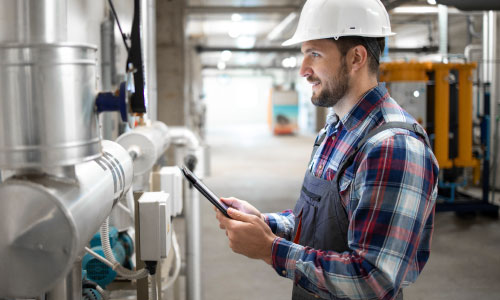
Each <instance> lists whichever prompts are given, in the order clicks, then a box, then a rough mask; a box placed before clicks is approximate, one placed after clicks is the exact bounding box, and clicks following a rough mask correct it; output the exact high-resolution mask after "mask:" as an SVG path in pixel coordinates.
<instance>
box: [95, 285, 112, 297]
mask: <svg viewBox="0 0 500 300" xmlns="http://www.w3.org/2000/svg"><path fill="white" fill-rule="evenodd" d="M95 289H96V291H97V292H98V293H99V294H100V295H101V297H102V298H103V299H104V300H108V299H109V297H108V293H106V291H105V290H104V289H103V288H102V287H101V286H100V285H97V286H96V288H95Z"/></svg>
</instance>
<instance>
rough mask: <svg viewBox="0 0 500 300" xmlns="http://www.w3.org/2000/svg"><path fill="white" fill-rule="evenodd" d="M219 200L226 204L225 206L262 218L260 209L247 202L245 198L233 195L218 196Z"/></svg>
mask: <svg viewBox="0 0 500 300" xmlns="http://www.w3.org/2000/svg"><path fill="white" fill-rule="evenodd" d="M220 200H221V201H222V202H223V203H224V204H226V205H227V206H229V207H232V208H234V209H236V210H239V211H241V212H244V213H246V214H249V215H254V216H257V217H259V218H263V216H262V214H261V213H260V211H259V210H258V209H257V208H255V207H254V206H253V205H252V204H250V203H248V202H247V201H245V200H240V199H237V198H234V197H230V198H220Z"/></svg>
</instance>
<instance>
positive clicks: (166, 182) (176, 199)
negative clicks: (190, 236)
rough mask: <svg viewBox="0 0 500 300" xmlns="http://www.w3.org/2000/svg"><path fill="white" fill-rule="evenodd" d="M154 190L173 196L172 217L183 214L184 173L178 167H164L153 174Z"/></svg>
mask: <svg viewBox="0 0 500 300" xmlns="http://www.w3.org/2000/svg"><path fill="white" fill-rule="evenodd" d="M153 190H155V191H163V192H167V193H169V194H170V195H171V197H170V199H171V201H170V202H171V206H170V211H171V215H172V216H177V215H180V214H181V213H182V206H183V205H182V201H183V200H182V199H183V198H182V173H181V170H180V169H179V168H178V167H163V168H161V169H160V170H159V171H158V172H155V173H153Z"/></svg>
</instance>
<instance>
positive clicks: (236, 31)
mask: <svg viewBox="0 0 500 300" xmlns="http://www.w3.org/2000/svg"><path fill="white" fill-rule="evenodd" d="M228 34H229V36H230V37H232V38H233V39H235V38H237V37H239V36H240V35H241V31H240V29H239V28H238V27H237V26H236V27H232V28H231V29H229V32H228Z"/></svg>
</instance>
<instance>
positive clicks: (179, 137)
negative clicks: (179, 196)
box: [168, 127, 200, 149]
mask: <svg viewBox="0 0 500 300" xmlns="http://www.w3.org/2000/svg"><path fill="white" fill-rule="evenodd" d="M168 134H169V136H170V138H171V140H172V143H173V144H175V145H186V146H188V147H189V148H191V149H195V148H198V147H200V139H199V138H198V137H197V136H196V135H195V134H194V132H193V131H191V130H189V129H188V128H186V127H169V128H168Z"/></svg>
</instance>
